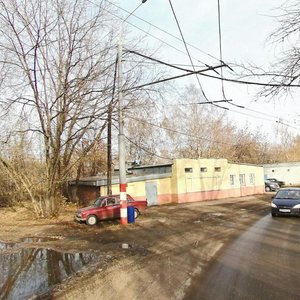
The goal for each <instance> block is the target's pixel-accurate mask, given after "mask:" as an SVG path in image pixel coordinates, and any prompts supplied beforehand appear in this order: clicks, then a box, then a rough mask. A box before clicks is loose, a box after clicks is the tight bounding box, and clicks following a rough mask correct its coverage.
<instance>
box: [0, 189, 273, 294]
mask: <svg viewBox="0 0 300 300" xmlns="http://www.w3.org/2000/svg"><path fill="white" fill-rule="evenodd" d="M270 198H271V195H270V194H267V195H257V196H249V197H242V198H230V199H224V200H213V201H205V202H195V203H189V204H177V205H175V204H172V205H164V206H156V207H149V208H148V209H147V210H146V211H145V213H144V214H143V215H142V216H140V217H139V218H138V219H137V220H136V222H135V223H132V224H128V225H127V226H122V225H120V224H119V221H118V220H115V221H108V222H100V223H99V224H97V225H96V226H94V227H89V226H87V225H85V224H78V223H75V222H74V221H73V215H74V211H75V210H76V207H75V206H74V205H69V206H66V207H65V208H64V212H63V213H62V214H61V215H60V217H59V218H58V219H53V220H36V219H35V218H34V216H33V215H32V214H30V213H29V212H28V210H26V209H25V208H24V207H18V208H15V209H4V208H1V209H0V214H1V224H0V241H2V242H15V243H16V242H18V241H20V240H23V241H24V238H28V237H30V238H31V239H29V240H27V244H26V243H25V244H23V246H22V247H31V248H32V247H37V248H47V249H54V250H57V251H60V252H74V253H75V252H83V253H84V252H86V251H89V252H91V251H92V252H93V251H96V252H97V253H100V255H99V260H98V261H97V260H96V261H93V263H91V264H90V265H87V266H85V267H84V268H83V269H81V270H80V271H77V272H75V273H74V274H73V275H72V276H70V277H69V278H68V279H67V280H64V281H63V282H62V283H60V284H57V285H55V287H54V288H53V289H52V290H51V292H49V293H48V295H47V297H45V298H47V299H78V298H81V299H118V298H121V297H124V296H125V297H126V299H160V300H161V299H183V298H184V296H185V294H186V293H187V292H188V290H189V286H190V285H191V284H192V282H195V281H196V280H199V276H200V275H201V274H202V273H203V271H204V270H205V268H206V267H207V265H208V264H209V263H210V262H211V261H213V258H214V257H215V256H216V255H218V254H220V253H221V252H222V249H224V247H225V246H226V244H227V243H228V242H230V241H231V240H232V239H233V238H234V237H235V236H237V235H238V234H240V233H241V232H242V231H244V230H245V229H247V227H248V226H249V225H250V224H252V223H253V222H255V220H257V219H259V218H261V217H262V216H263V215H265V214H266V213H268V211H269V203H270ZM33 237H39V238H40V237H44V238H45V239H44V241H43V242H40V241H39V240H35V239H32V238H33ZM33 298H34V297H33Z"/></svg>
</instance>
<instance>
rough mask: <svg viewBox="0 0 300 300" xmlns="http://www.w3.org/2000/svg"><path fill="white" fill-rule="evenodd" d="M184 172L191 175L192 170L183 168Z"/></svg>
mask: <svg viewBox="0 0 300 300" xmlns="http://www.w3.org/2000/svg"><path fill="white" fill-rule="evenodd" d="M184 172H185V173H193V168H185V169H184Z"/></svg>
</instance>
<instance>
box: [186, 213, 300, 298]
mask: <svg viewBox="0 0 300 300" xmlns="http://www.w3.org/2000/svg"><path fill="white" fill-rule="evenodd" d="M186 299H189V300H190V299H205V300H217V299H220V300H226V299H230V300H234V299H239V300H240V299H251V300H252V299H253V300H259V299H262V300H266V299H272V300H277V299H280V300H283V299H284V300H289V299H300V218H290V217H279V218H272V217H271V216H270V215H269V214H268V215H267V216H265V217H263V218H262V219H260V220H259V221H258V222H257V223H255V224H254V225H253V226H252V227H251V228H249V230H248V231H247V232H245V233H244V234H242V235H241V236H240V237H239V238H237V239H236V240H235V241H234V242H233V243H232V244H231V245H229V247H228V248H226V249H225V250H224V252H223V253H222V254H221V255H220V256H219V258H218V259H217V260H216V261H215V263H213V264H212V265H211V266H210V267H209V268H208V269H207V271H205V272H204V273H203V275H202V277H201V278H200V279H198V280H195V281H194V282H193V283H192V286H191V289H190V291H189V293H188V294H187V296H186Z"/></svg>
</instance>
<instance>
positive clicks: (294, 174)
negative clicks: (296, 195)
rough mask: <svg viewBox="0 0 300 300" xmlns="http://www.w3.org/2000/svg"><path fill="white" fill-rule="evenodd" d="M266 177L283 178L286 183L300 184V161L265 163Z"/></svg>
mask: <svg viewBox="0 0 300 300" xmlns="http://www.w3.org/2000/svg"><path fill="white" fill-rule="evenodd" d="M264 174H265V178H276V179H278V180H282V181H284V182H285V184H286V185H300V162H295V163H279V164H270V165H264Z"/></svg>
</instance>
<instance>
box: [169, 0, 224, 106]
mask: <svg viewBox="0 0 300 300" xmlns="http://www.w3.org/2000/svg"><path fill="white" fill-rule="evenodd" d="M169 3H170V6H171V10H172V13H173V16H174V18H175V21H176V24H177V27H178V30H179V33H180V35H181V39H182V42H183V44H184V47H185V50H186V53H187V55H188V57H189V60H190V62H191V65H192V67H193V70H194V72H195V71H196V68H195V66H194V62H193V60H192V57H191V54H190V51H189V49H188V46H187V44H186V42H185V38H184V36H183V33H182V30H181V27H180V24H179V21H178V18H177V16H176V13H175V10H174V7H173V5H172V1H171V0H169ZM195 75H196V78H197V82H198V85H199V88H200V91H201V93H202V95H203V97H204V98H205V99H206V101H208V102H209V99H208V98H207V96H206V94H205V93H204V90H203V88H202V85H201V82H200V79H199V77H198V75H197V74H195ZM213 105H214V106H216V107H219V108H222V109H227V108H226V107H223V106H219V105H217V104H213Z"/></svg>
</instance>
